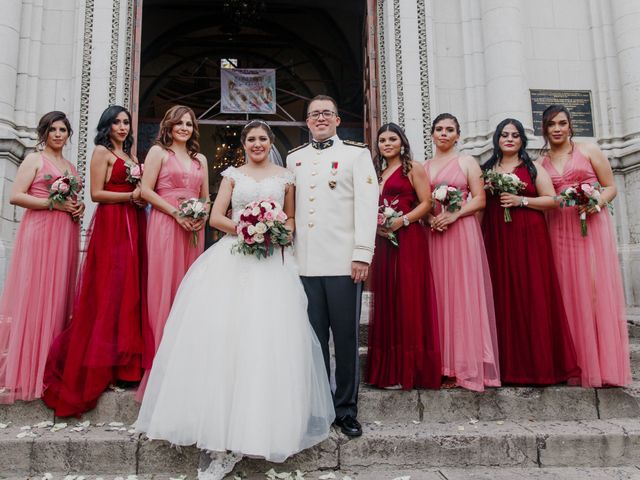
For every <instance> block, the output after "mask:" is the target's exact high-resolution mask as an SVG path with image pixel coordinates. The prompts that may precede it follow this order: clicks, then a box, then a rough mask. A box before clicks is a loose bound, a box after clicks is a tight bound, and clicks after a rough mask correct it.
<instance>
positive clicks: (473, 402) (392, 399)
mask: <svg viewBox="0 0 640 480" xmlns="http://www.w3.org/2000/svg"><path fill="white" fill-rule="evenodd" d="M630 331H631V335H632V364H633V371H634V379H635V381H634V384H633V385H631V386H630V387H629V388H606V389H583V388H579V387H567V386H555V387H549V388H516V387H505V388H497V389H488V390H487V391H486V392H484V393H482V394H478V393H473V392H469V391H466V390H462V389H452V390H439V391H425V390H421V391H409V392H403V391H385V390H377V389H373V388H370V387H366V386H363V387H362V390H361V397H360V411H361V415H360V419H361V420H362V422H363V426H364V435H363V436H362V437H361V438H356V439H347V438H346V437H345V436H343V435H341V434H340V433H338V432H337V431H334V432H332V434H331V436H330V438H329V439H327V440H326V441H325V442H323V443H322V444H320V445H318V446H316V447H314V448H311V449H309V450H307V451H304V452H302V453H300V454H298V455H295V456H294V457H292V458H290V459H289V460H288V461H287V462H286V463H285V464H270V463H268V462H265V461H261V460H255V459H245V460H243V461H242V462H241V463H240V464H238V466H237V467H236V470H235V472H234V474H236V475H239V476H241V477H242V478H248V479H254V478H255V479H258V478H266V477H265V475H264V474H265V472H267V471H268V470H269V469H271V468H274V469H275V470H276V471H277V472H294V471H295V470H297V469H299V470H301V471H303V472H308V473H306V474H305V477H304V478H306V479H318V478H320V477H326V476H327V475H330V474H331V473H333V474H334V475H335V478H336V479H338V480H340V479H343V478H344V477H345V476H348V477H349V478H351V479H356V478H358V479H371V480H378V479H380V480H382V479H389V480H392V479H395V478H402V477H405V480H406V477H407V476H409V477H410V478H411V480H419V479H425V480H427V479H428V480H431V479H440V480H457V479H463V478H472V479H482V480H484V479H496V480H502V479H520V478H533V479H539V478H545V479H546V478H551V479H555V478H558V479H560V478H562V479H573V478H575V479H584V478H593V479H640V469H639V468H638V466H640V326H634V325H632V326H631V327H630ZM133 397H134V393H133V392H132V391H125V390H117V391H116V390H113V391H109V392H107V393H106V394H105V395H104V396H103V398H102V399H101V401H100V403H99V405H98V408H96V409H95V410H94V411H92V412H90V413H89V414H87V415H86V416H85V417H84V418H82V419H56V418H54V417H53V416H52V414H51V412H50V411H49V410H48V409H47V408H46V407H45V406H44V405H43V404H42V402H40V401H35V402H29V403H24V402H18V403H16V404H15V405H10V406H9V405H2V406H0V479H5V478H10V479H23V478H38V479H40V478H42V476H43V475H44V474H45V473H47V472H50V473H51V474H52V475H53V479H52V480H58V479H59V480H63V478H64V476H65V475H84V476H86V478H87V480H90V479H96V477H101V478H102V479H103V480H114V479H115V478H117V477H122V480H127V476H130V475H137V479H138V480H146V479H149V480H169V479H170V478H174V479H178V478H181V477H182V478H194V477H195V475H194V472H195V470H196V467H197V465H198V460H199V452H198V450H197V449H195V448H193V447H189V448H181V449H176V448H172V447H171V446H170V445H169V444H167V443H166V442H158V441H155V442H151V441H148V440H146V439H145V438H144V437H142V436H138V435H135V434H133V433H132V431H131V429H130V425H131V424H132V423H133V421H134V420H135V418H136V415H137V410H138V406H137V404H136V403H135V401H134V398H133ZM54 423H55V424H56V426H53V427H52V425H53V424H54ZM63 423H64V424H66V425H63ZM52 430H53V431H52ZM229 478H233V476H231V477H229ZM291 478H294V477H291ZM67 480H72V479H71V478H69V479H67ZM75 480H81V479H77V478H76V479H75ZM129 480H134V478H133V477H131V478H130V479H129Z"/></svg>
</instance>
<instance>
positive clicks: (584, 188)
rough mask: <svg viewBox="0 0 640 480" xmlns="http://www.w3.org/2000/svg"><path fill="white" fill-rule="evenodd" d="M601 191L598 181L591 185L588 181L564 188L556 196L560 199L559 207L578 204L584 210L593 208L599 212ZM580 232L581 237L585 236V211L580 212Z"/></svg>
mask: <svg viewBox="0 0 640 480" xmlns="http://www.w3.org/2000/svg"><path fill="white" fill-rule="evenodd" d="M601 192H602V187H601V186H600V184H599V183H598V182H596V183H594V184H593V185H592V184H589V183H581V184H579V185H574V186H573V187H568V188H566V189H564V190H563V191H562V193H560V195H558V197H557V198H558V199H559V200H560V206H561V207H574V206H578V207H584V209H585V210H587V209H591V208H593V209H595V210H596V211H597V212H599V211H600V194H601ZM580 233H581V234H582V236H583V237H586V236H587V212H586V211H583V212H581V213H580Z"/></svg>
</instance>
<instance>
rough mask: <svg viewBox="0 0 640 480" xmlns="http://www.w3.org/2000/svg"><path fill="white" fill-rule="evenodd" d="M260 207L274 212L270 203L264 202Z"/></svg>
mask: <svg viewBox="0 0 640 480" xmlns="http://www.w3.org/2000/svg"><path fill="white" fill-rule="evenodd" d="M260 206H261V207H263V208H264V209H266V210H267V211H269V210H273V207H272V206H271V203H269V202H262V203H261V204H260Z"/></svg>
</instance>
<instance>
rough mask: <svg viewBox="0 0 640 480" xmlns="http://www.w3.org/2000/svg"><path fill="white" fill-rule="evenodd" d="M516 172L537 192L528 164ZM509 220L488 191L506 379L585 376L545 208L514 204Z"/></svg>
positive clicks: (487, 237)
mask: <svg viewBox="0 0 640 480" xmlns="http://www.w3.org/2000/svg"><path fill="white" fill-rule="evenodd" d="M514 173H515V174H516V175H517V176H518V177H519V178H520V179H521V180H522V181H523V182H526V184H527V186H526V188H525V190H524V191H523V192H522V195H523V196H525V197H537V196H538V193H537V191H536V187H535V184H534V183H533V182H532V181H531V176H530V174H529V171H528V170H527V168H526V166H525V165H524V164H521V165H519V166H518V167H517V168H516V169H515V170H514ZM511 217H512V220H513V221H512V222H510V223H505V221H504V209H503V208H502V207H501V206H500V197H499V196H492V195H487V207H486V209H485V212H484V218H483V222H482V232H483V235H484V242H485V247H486V251H487V258H488V260H489V268H490V271H491V281H492V284H493V294H494V303H495V310H496V328H497V331H498V346H499V351H500V374H501V379H502V382H503V383H515V384H525V385H551V384H555V383H560V382H565V381H567V380H569V379H571V378H578V377H579V376H580V368H579V367H578V364H577V359H576V352H575V349H574V345H573V341H572V339H571V333H570V330H569V323H568V321H567V316H566V313H565V308H564V304H563V302H562V295H561V292H560V285H559V283H558V276H557V274H556V268H555V264H554V260H553V252H552V250H551V241H550V239H549V232H548V230H547V224H546V222H545V218H544V214H543V213H542V212H541V211H538V210H533V209H531V208H511Z"/></svg>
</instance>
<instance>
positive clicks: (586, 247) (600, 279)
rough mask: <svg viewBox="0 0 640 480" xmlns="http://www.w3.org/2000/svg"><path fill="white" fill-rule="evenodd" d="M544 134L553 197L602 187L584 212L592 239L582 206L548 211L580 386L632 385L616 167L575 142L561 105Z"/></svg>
mask: <svg viewBox="0 0 640 480" xmlns="http://www.w3.org/2000/svg"><path fill="white" fill-rule="evenodd" d="M542 132H543V135H544V138H545V141H546V143H545V146H548V151H547V152H546V155H545V156H544V158H543V160H542V165H543V167H544V168H545V169H546V170H547V171H548V172H549V174H550V176H551V180H552V181H553V185H554V187H555V189H556V193H558V194H560V193H561V192H562V191H563V190H565V189H566V188H567V187H571V186H575V185H578V184H582V183H589V184H593V183H595V182H598V183H600V185H601V186H602V187H603V191H602V196H601V199H600V205H599V208H598V209H595V208H594V209H591V210H588V211H587V212H586V213H587V225H588V233H587V236H582V234H581V231H580V220H579V212H580V209H579V208H578V207H564V208H559V209H556V210H551V211H549V212H548V213H547V221H548V223H549V234H550V236H551V245H552V248H553V254H554V258H555V261H556V266H557V269H558V280H559V281H560V290H561V292H562V298H563V300H564V305H565V309H566V311H567V317H568V320H569V327H570V329H571V334H572V336H573V341H574V344H575V348H576V353H577V355H578V365H579V367H580V368H581V369H582V386H584V387H601V386H604V385H619V386H623V385H628V384H629V383H630V382H631V368H630V362H629V338H628V331H627V320H626V312H625V302H624V294H623V290H622V276H621V274H620V266H619V264H618V255H617V248H616V240H615V237H614V233H613V226H612V221H611V215H610V214H609V212H608V209H607V207H606V204H607V203H609V202H611V201H612V200H613V199H614V198H615V196H616V194H617V189H616V185H615V182H614V179H613V173H612V171H611V166H610V165H609V161H608V159H607V157H606V156H605V155H604V154H603V153H602V151H601V150H600V148H599V147H598V146H597V145H595V144H587V143H579V144H576V143H574V142H573V140H572V138H571V137H572V136H573V130H572V127H571V117H570V115H569V112H568V110H567V109H566V108H565V107H564V106H562V105H552V106H550V107H549V108H547V109H546V110H545V111H544V113H543V117H542Z"/></svg>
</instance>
